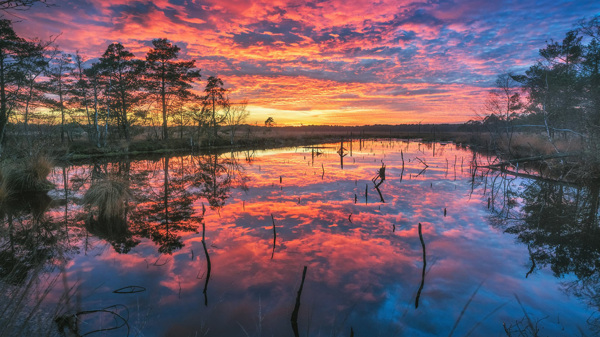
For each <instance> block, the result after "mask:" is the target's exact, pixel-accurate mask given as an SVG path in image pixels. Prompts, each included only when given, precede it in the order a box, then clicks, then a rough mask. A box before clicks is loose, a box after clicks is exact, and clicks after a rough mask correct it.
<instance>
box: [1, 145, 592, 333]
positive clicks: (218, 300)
mask: <svg viewBox="0 0 600 337" xmlns="http://www.w3.org/2000/svg"><path fill="white" fill-rule="evenodd" d="M340 149H341V150H342V151H340ZM495 160H496V159H495V158H493V157H487V156H483V155H479V154H476V153H475V152H473V151H471V150H470V149H468V148H466V147H461V146H459V145H456V144H452V143H421V142H419V141H414V140H413V141H406V140H394V139H391V140H390V139H382V140H367V141H359V140H354V141H353V142H348V141H346V142H344V143H343V144H342V143H335V144H322V145H319V146H313V147H298V148H285V149H274V150H261V151H241V152H227V153H220V154H208V155H185V156H171V157H162V158H152V159H129V160H120V161H116V162H110V161H98V162H92V163H86V164H76V165H72V166H66V167H62V166H57V167H55V169H54V170H53V172H52V174H51V176H50V177H49V179H50V180H51V181H52V182H53V183H54V184H55V188H54V189H53V190H51V191H49V192H48V193H47V194H41V195H40V194H36V195H29V196H26V197H23V198H21V199H19V200H18V201H15V202H13V203H11V204H7V205H4V208H3V210H2V221H3V224H2V227H1V232H0V235H1V238H0V243H1V245H0V250H1V252H0V255H1V256H0V260H1V261H0V272H1V273H0V277H1V278H2V279H1V281H0V288H1V290H2V295H0V296H2V297H3V299H2V301H1V302H2V304H0V309H1V310H2V311H1V312H0V313H1V314H2V316H0V319H1V320H2V328H1V329H2V335H7V336H10V335H24V336H27V335H38V334H40V335H51V336H55V335H61V334H64V335H81V336H83V335H89V336H127V335H129V336H294V335H299V336H447V335H448V336H449V335H453V336H468V335H471V336H484V335H485V336H506V335H512V336H525V335H527V336H532V335H534V334H533V332H534V331H536V333H537V334H538V335H541V336H559V335H570V336H577V335H586V336H590V335H595V334H596V333H597V332H598V331H599V330H598V328H599V327H600V325H599V322H598V319H599V317H600V316H599V313H598V308H599V306H600V297H598V296H599V295H598V294H599V293H598V291H599V290H600V271H599V270H598V267H599V266H600V240H599V239H600V230H599V227H598V218H599V214H598V189H597V188H590V187H585V186H573V185H568V184H557V183H555V182H552V181H550V180H544V179H537V178H529V177H527V175H526V174H530V173H535V172H526V171H524V170H523V169H521V170H520V171H519V174H518V175H514V174H507V173H505V172H500V171H495V170H491V169H486V168H483V167H482V166H486V165H488V164H489V163H493V162H494V161H495ZM383 165H385V166H384V167H385V170H383V171H382V167H383ZM378 175H379V176H378ZM106 179H117V180H119V181H121V182H125V183H126V184H125V186H126V188H127V191H126V192H125V193H122V194H121V196H122V197H123V198H124V200H125V202H126V204H125V205H126V207H125V208H124V209H123V210H122V211H121V212H120V213H119V214H120V217H116V218H115V217H113V218H112V220H111V223H105V222H102V221H99V220H98V219H97V217H98V212H99V211H100V210H99V209H98V207H103V206H98V205H89V204H86V203H84V195H85V194H86V192H87V191H88V189H90V188H91V187H92V186H94V184H98V183H99V182H101V181H103V180H106ZM376 185H378V187H377V188H376V187H375V186H376ZM305 267H306V271H305V274H304V273H303V272H304V270H305V269H304V268H305ZM300 290H301V291H300ZM293 313H296V317H295V319H294V318H293Z"/></svg>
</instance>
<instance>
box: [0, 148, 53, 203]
mask: <svg viewBox="0 0 600 337" xmlns="http://www.w3.org/2000/svg"><path fill="white" fill-rule="evenodd" d="M53 166H54V165H53V163H52V160H50V159H49V158H48V157H46V156H33V157H30V158H28V159H27V160H25V161H22V162H18V163H16V162H13V163H6V164H4V165H3V166H2V168H0V179H1V181H2V182H1V184H0V200H6V199H8V198H9V197H10V196H12V195H14V194H21V193H25V192H41V191H48V190H50V189H52V187H53V184H52V183H51V182H50V181H48V179H47V177H48V174H50V172H51V171H52V168H53Z"/></svg>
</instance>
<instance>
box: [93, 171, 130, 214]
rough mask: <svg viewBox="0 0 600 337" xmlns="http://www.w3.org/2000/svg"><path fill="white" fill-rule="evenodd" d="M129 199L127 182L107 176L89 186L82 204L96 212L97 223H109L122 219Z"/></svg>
mask: <svg viewBox="0 0 600 337" xmlns="http://www.w3.org/2000/svg"><path fill="white" fill-rule="evenodd" d="M130 197H131V194H130V192H129V185H128V184H127V182H125V181H123V180H122V179H119V178H118V177H114V176H108V177H106V178H104V179H102V180H100V181H97V182H95V183H94V184H92V186H90V188H89V189H88V190H87V192H86V193H85V195H84V197H83V203H84V204H85V205H87V206H88V207H90V208H91V209H94V210H95V211H96V214H97V216H98V221H102V222H104V221H108V222H110V221H112V220H115V219H119V218H122V217H123V215H124V213H125V211H126V209H127V202H128V200H129V198H130Z"/></svg>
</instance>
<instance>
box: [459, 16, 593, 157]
mask: <svg viewBox="0 0 600 337" xmlns="http://www.w3.org/2000/svg"><path fill="white" fill-rule="evenodd" d="M539 55H540V57H541V59H540V61H538V62H537V63H536V64H534V65H532V66H531V67H529V69H528V70H527V71H525V73H524V74H511V73H508V74H502V75H500V76H499V77H498V78H497V80H496V88H495V89H494V90H492V91H491V93H490V96H489V99H488V100H487V102H486V106H485V108H486V109H485V110H486V112H487V113H488V115H486V116H485V117H484V118H483V119H482V120H477V121H469V122H468V123H466V124H465V125H464V127H463V129H471V130H472V129H488V130H502V131H503V132H505V133H506V134H510V133H512V132H513V131H519V130H525V129H529V130H538V131H540V132H543V133H544V134H545V137H547V139H548V140H549V141H550V142H554V140H555V138H556V137H557V136H558V135H562V136H566V135H574V136H576V137H580V138H581V139H584V142H585V144H587V146H588V148H589V149H593V150H595V151H596V152H597V150H598V148H597V146H598V140H599V139H600V16H595V17H593V18H592V19H589V20H581V21H580V22H579V24H578V27H577V28H576V29H573V30H571V31H569V32H567V33H566V35H565V37H564V39H563V40H562V41H554V40H551V41H550V42H548V43H547V45H546V47H545V48H543V49H540V51H539Z"/></svg>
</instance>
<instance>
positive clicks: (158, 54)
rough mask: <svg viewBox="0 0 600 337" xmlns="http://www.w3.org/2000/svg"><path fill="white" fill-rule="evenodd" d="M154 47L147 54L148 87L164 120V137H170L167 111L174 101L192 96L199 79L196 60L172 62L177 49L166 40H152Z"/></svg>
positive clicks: (176, 56)
mask: <svg viewBox="0 0 600 337" xmlns="http://www.w3.org/2000/svg"><path fill="white" fill-rule="evenodd" d="M152 45H153V46H154V48H153V49H151V50H150V51H149V52H148V54H147V55H146V63H147V75H148V78H149V81H148V87H149V89H150V92H151V93H152V94H154V95H156V96H157V98H158V99H159V100H160V105H161V108H162V120H163V139H168V138H169V133H168V127H167V114H168V111H169V108H171V107H172V105H173V101H185V100H187V99H190V98H192V97H194V95H193V94H192V92H191V91H190V89H191V88H192V83H193V82H194V81H195V80H198V79H200V70H199V69H196V67H195V65H194V64H195V61H194V60H192V61H179V62H177V61H175V60H177V58H178V54H179V50H180V48H179V47H178V46H176V45H174V44H172V43H171V42H169V41H168V40H167V39H155V40H152Z"/></svg>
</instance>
